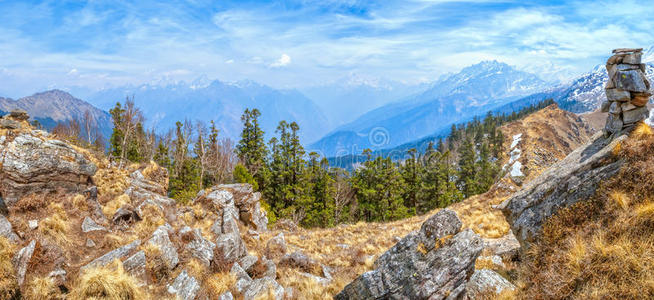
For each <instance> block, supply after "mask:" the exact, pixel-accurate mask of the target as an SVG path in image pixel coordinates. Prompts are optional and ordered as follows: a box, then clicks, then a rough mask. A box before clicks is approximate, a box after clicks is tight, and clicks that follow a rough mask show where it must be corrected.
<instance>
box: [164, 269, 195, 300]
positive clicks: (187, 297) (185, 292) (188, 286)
mask: <svg viewBox="0 0 654 300" xmlns="http://www.w3.org/2000/svg"><path fill="white" fill-rule="evenodd" d="M199 291H200V283H199V282H198V281H197V280H196V279H195V278H194V277H192V276H190V275H189V274H188V273H187V272H186V270H184V271H182V273H180V274H179V275H178V276H177V278H175V281H174V282H173V283H172V284H170V285H168V293H169V294H174V295H176V296H177V298H178V299H182V300H193V299H195V297H196V296H197V294H198V292H199Z"/></svg>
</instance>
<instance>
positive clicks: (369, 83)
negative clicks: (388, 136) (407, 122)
mask: <svg viewBox="0 0 654 300" xmlns="http://www.w3.org/2000/svg"><path fill="white" fill-rule="evenodd" d="M426 88H428V85H427V84H404V83H401V82H397V81H392V80H385V79H378V78H373V79H370V78H363V77H361V76H358V75H357V74H349V75H348V76H346V77H343V78H341V79H339V80H336V81H334V82H332V83H329V84H325V85H321V86H313V87H308V88H304V89H301V92H302V93H304V94H305V95H307V97H309V98H311V99H312V100H314V101H315V102H316V104H318V106H319V107H320V108H321V109H322V111H323V112H324V113H325V115H326V116H327V118H328V119H329V120H330V123H331V125H332V128H334V127H338V126H341V125H344V124H347V123H349V122H352V121H354V120H355V119H356V118H357V117H359V116H361V115H363V114H364V113H366V112H368V111H371V110H373V109H375V108H378V107H380V106H382V105H385V104H388V103H390V102H393V101H397V100H398V99H402V98H405V97H407V96H409V95H413V94H417V93H419V92H422V91H424V90H425V89H426ZM330 129H331V128H330Z"/></svg>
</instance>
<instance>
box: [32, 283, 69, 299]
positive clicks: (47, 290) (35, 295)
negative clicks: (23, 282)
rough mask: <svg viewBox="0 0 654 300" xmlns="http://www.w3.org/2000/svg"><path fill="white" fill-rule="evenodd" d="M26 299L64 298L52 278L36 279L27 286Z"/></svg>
mask: <svg viewBox="0 0 654 300" xmlns="http://www.w3.org/2000/svg"><path fill="white" fill-rule="evenodd" d="M25 299H34V300H53V299H64V297H63V296H62V295H61V293H60V290H59V288H58V287H57V285H56V284H55V283H54V281H53V280H52V278H49V277H36V278H34V279H32V281H30V282H29V283H28V284H27V287H26V288H25Z"/></svg>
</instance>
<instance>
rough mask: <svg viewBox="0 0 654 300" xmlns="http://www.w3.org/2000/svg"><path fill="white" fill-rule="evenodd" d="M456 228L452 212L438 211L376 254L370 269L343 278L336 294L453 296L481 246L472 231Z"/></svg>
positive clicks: (462, 285) (462, 288)
mask: <svg viewBox="0 0 654 300" xmlns="http://www.w3.org/2000/svg"><path fill="white" fill-rule="evenodd" d="M460 229H461V221H460V220H459V218H458V217H457V216H456V213H454V212H453V211H451V210H449V209H443V210H441V211H439V212H438V213H436V214H435V215H433V216H431V217H430V218H429V219H428V220H427V221H426V222H425V223H424V224H423V225H422V227H421V228H420V230H419V231H418V232H413V233H410V234H409V235H407V236H406V237H404V238H403V239H402V240H401V241H400V242H398V243H397V244H396V245H395V246H393V247H392V248H391V249H390V250H388V251H386V252H385V253H384V254H382V256H381V257H380V258H379V259H378V260H377V261H375V265H374V266H375V269H374V270H372V271H369V272H366V273H364V274H363V275H361V276H360V277H358V278H357V279H355V280H354V281H353V282H352V283H350V284H348V285H347V286H346V287H345V288H344V289H343V291H341V292H340V293H339V294H338V295H336V299H379V298H391V299H446V298H448V299H456V298H457V297H459V296H461V295H463V293H464V292H465V284H466V281H467V278H468V277H469V275H471V274H472V272H473V270H474V262H475V260H476V259H477V257H478V256H479V253H480V252H481V250H482V247H483V243H482V240H481V238H479V236H477V235H476V234H475V233H474V232H472V231H471V230H469V229H468V230H465V231H461V232H459V230H460Z"/></svg>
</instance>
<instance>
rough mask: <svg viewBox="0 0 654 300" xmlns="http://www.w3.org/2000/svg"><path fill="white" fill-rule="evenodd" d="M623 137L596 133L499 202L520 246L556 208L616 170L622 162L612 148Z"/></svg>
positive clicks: (592, 189) (590, 189)
mask: <svg viewBox="0 0 654 300" xmlns="http://www.w3.org/2000/svg"><path fill="white" fill-rule="evenodd" d="M625 138H626V136H625V135H622V136H618V137H616V138H614V139H610V138H605V137H604V136H603V135H602V133H597V134H596V135H595V136H594V137H593V138H592V139H591V141H590V142H588V143H587V144H586V145H584V146H582V147H579V148H578V149H577V150H575V151H573V152H572V153H570V154H569V155H568V156H567V157H566V158H564V159H563V160H561V161H559V162H558V163H556V164H554V165H553V166H551V167H550V168H549V169H548V170H547V171H545V172H544V173H543V174H541V175H540V176H539V177H538V178H536V179H534V180H532V181H530V182H529V183H528V184H527V185H526V186H524V187H523V188H522V190H520V191H519V192H517V193H516V194H514V195H513V196H512V197H511V198H509V199H507V200H506V201H505V202H503V203H502V204H501V205H499V208H500V209H502V212H503V213H504V215H505V216H506V218H507V221H508V222H509V224H510V225H511V229H512V231H513V233H514V234H515V237H516V239H517V240H518V241H519V242H520V245H521V246H522V248H523V249H524V248H528V247H529V245H530V244H531V243H532V242H534V241H535V240H537V239H538V238H539V237H540V234H541V232H542V227H543V224H544V223H545V222H546V221H547V219H549V218H550V217H551V216H552V215H554V214H555V213H556V212H557V211H558V210H559V209H561V208H565V207H568V206H570V205H572V204H575V203H577V202H579V201H582V200H584V199H589V198H590V197H591V196H593V195H594V194H595V190H596V189H597V187H598V185H599V183H600V182H601V181H604V180H606V179H607V178H610V177H612V176H614V175H615V174H616V173H617V172H618V170H619V169H620V167H621V166H622V164H623V163H624V162H623V161H622V160H620V159H616V158H615V157H614V155H613V149H614V148H615V147H616V145H617V144H618V143H621V142H622V141H623V140H624V139H625Z"/></svg>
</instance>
